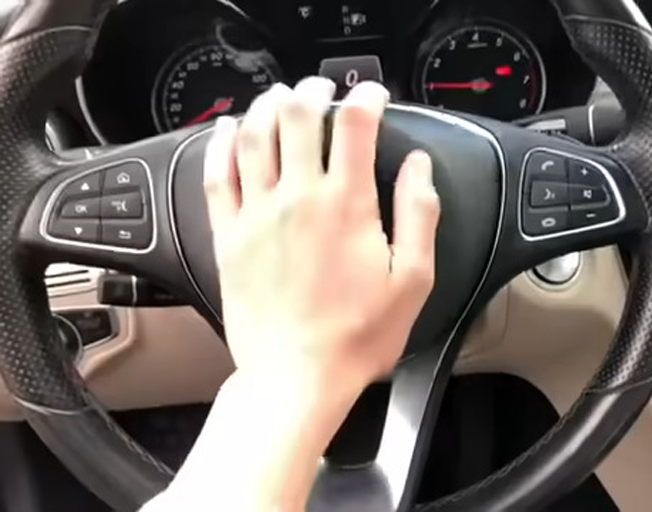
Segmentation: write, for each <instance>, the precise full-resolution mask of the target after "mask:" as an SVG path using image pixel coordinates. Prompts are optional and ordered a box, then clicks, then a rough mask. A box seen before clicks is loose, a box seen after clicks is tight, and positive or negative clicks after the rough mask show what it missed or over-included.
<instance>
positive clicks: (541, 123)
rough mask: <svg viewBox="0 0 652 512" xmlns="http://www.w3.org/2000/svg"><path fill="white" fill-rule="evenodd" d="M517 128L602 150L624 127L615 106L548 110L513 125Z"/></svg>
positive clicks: (602, 103)
mask: <svg viewBox="0 0 652 512" xmlns="http://www.w3.org/2000/svg"><path fill="white" fill-rule="evenodd" d="M515 124H517V125H518V126H523V127H525V128H529V129H530V130H535V131H538V132H542V133H548V134H550V135H562V136H566V137H570V138H572V139H575V140H578V141H580V142H583V143H584V144H590V145H592V146H603V145H606V144H609V143H610V142H612V141H613V140H614V139H615V138H616V137H617V136H618V134H619V133H621V131H622V129H623V127H624V125H625V113H624V112H623V110H622V108H621V107H620V105H619V104H618V103H616V102H611V101H609V102H599V103H593V104H591V105H586V106H581V107H571V108H565V109H560V110H551V111H549V112H544V113H542V114H539V115H536V116H530V117H525V118H523V119H519V120H518V121H515Z"/></svg>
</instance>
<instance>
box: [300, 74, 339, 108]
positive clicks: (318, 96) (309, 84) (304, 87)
mask: <svg viewBox="0 0 652 512" xmlns="http://www.w3.org/2000/svg"><path fill="white" fill-rule="evenodd" d="M336 87H337V86H336V85H335V82H333V81H332V80H330V79H328V78H325V77H320V76H312V77H309V78H306V79H304V80H302V81H301V82H299V83H298V84H297V85H296V87H295V88H294V92H295V94H296V95H297V96H298V97H299V98H301V99H302V100H303V101H305V102H308V103H311V104H313V105H314V106H315V107H316V108H318V109H319V110H325V109H326V108H328V106H329V105H330V104H331V101H333V96H334V95H335V89H336Z"/></svg>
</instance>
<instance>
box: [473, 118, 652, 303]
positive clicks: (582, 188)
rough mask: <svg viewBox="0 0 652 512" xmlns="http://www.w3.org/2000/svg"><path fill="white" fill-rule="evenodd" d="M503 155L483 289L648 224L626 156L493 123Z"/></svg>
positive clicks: (620, 238) (487, 124)
mask: <svg viewBox="0 0 652 512" xmlns="http://www.w3.org/2000/svg"><path fill="white" fill-rule="evenodd" d="M482 124H483V125H484V126H485V127H486V128H487V129H489V130H492V132H493V133H494V134H495V135H496V137H497V140H498V141H499V142H500V145H501V148H502V150H503V152H504V155H505V161H506V175H505V179H504V185H503V186H504V187H505V197H506V200H505V210H504V215H503V221H502V226H501V228H500V230H499V231H500V234H499V236H498V238H497V248H496V256H495V258H494V261H493V263H492V267H491V271H490V276H489V279H488V283H487V288H488V289H487V291H495V290H496V289H497V288H498V287H500V286H503V285H504V284H505V283H507V282H508V281H509V280H510V279H511V278H513V277H514V276H516V275H517V274H518V273H520V272H523V271H525V270H528V269H530V268H533V267H534V266H536V265H538V264H540V263H543V262H545V261H547V260H550V259H552V258H555V257H557V256H561V255H564V254H568V253H570V252H574V251H581V250H588V249H592V248H596V247H602V246H606V245H610V244H615V243H619V242H622V241H623V240H626V239H627V238H628V237H631V236H633V235H635V234H637V233H641V232H642V231H644V230H645V229H647V227H648V225H649V221H650V218H649V213H648V209H647V207H646V203H645V198H644V196H643V194H642V192H641V189H640V188H639V186H638V184H637V182H636V180H635V177H634V175H633V173H632V171H631V169H630V168H629V166H628V164H627V161H626V160H624V159H621V158H620V157H619V155H618V154H617V153H616V152H614V151H610V150H606V149H598V148H593V147H588V146H584V145H581V144H578V143H575V142H574V141H571V140H568V139H565V138H559V137H550V136H547V135H544V134H540V133H535V132H530V131H527V130H520V129H516V128H514V127H512V126H506V125H498V124H495V123H492V122H485V123H482Z"/></svg>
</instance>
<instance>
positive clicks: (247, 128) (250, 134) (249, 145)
mask: <svg viewBox="0 0 652 512" xmlns="http://www.w3.org/2000/svg"><path fill="white" fill-rule="evenodd" d="M261 144H262V134H261V132H260V130H259V129H258V128H257V127H256V125H255V123H252V122H247V120H246V121H245V122H244V123H243V124H242V126H241V127H240V132H239V133H238V148H239V150H240V151H243V150H245V151H251V150H256V149H258V148H259V147H260V146H261Z"/></svg>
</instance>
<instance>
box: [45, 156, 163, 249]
mask: <svg viewBox="0 0 652 512" xmlns="http://www.w3.org/2000/svg"><path fill="white" fill-rule="evenodd" d="M134 162H135V163H137V164H140V165H142V166H143V168H144V169H145V173H146V174H147V181H148V184H149V195H150V200H151V212H150V213H151V217H152V241H151V243H150V244H149V246H148V247H147V248H145V249H131V248H128V247H118V246H114V245H103V244H98V243H88V242H78V241H76V240H66V239H63V238H58V237H55V236H52V235H50V234H49V233H48V229H47V227H48V221H49V220H50V215H51V214H52V211H53V210H54V205H55V204H56V202H57V200H58V199H59V197H60V196H61V193H62V192H63V190H64V189H65V188H66V186H67V185H68V184H70V183H72V182H73V181H76V180H78V179H81V178H83V177H84V176H88V175H89V174H93V173H95V172H99V171H103V170H105V169H112V168H114V167H117V166H119V165H122V164H126V163H134ZM79 220H93V219H79ZM39 234H40V235H41V236H42V237H43V238H44V239H46V240H47V241H48V242H52V243H56V244H60V245H68V246H72V247H83V248H88V249H98V250H101V251H110V252H119V253H127V254H147V253H149V252H151V251H152V250H153V249H154V247H156V244H157V242H158V221H157V215H156V199H155V194H154V182H153V180H152V171H151V169H150V168H149V165H147V162H145V161H144V160H142V159H140V158H126V159H124V160H118V161H115V162H111V163H107V164H104V165H101V166H99V167H95V168H93V169H89V170H88V171H84V172H83V173H81V174H76V175H74V176H71V177H69V178H67V179H66V180H64V181H62V182H61V183H59V185H57V187H56V188H55V189H54V191H53V192H52V194H50V198H49V199H48V202H47V203H46V206H45V209H44V210H43V214H42V216H41V223H40V226H39Z"/></svg>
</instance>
